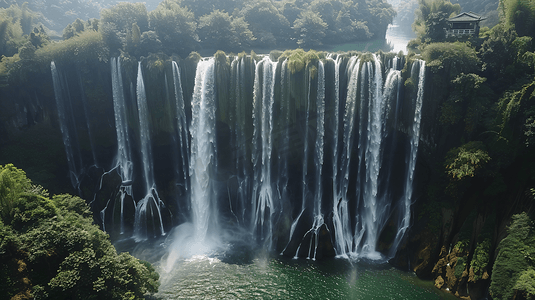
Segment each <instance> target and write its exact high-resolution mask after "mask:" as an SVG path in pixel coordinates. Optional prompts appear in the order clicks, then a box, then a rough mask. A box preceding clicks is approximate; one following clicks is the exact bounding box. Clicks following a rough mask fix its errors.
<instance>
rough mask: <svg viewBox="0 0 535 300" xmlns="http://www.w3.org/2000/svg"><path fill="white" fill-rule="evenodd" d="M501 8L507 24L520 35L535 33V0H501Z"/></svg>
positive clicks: (532, 34)
mask: <svg viewBox="0 0 535 300" xmlns="http://www.w3.org/2000/svg"><path fill="white" fill-rule="evenodd" d="M500 8H501V10H502V14H503V17H504V21H505V24H506V25H507V26H508V27H510V28H514V29H515V30H516V32H517V33H518V34H519V35H520V36H524V35H530V36H534V35H535V1H534V0H501V1H500Z"/></svg>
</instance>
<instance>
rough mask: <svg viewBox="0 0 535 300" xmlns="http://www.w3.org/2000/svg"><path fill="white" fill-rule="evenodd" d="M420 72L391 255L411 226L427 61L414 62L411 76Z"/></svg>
mask: <svg viewBox="0 0 535 300" xmlns="http://www.w3.org/2000/svg"><path fill="white" fill-rule="evenodd" d="M416 72H418V92H417V95H416V101H415V105H414V119H413V123H412V128H411V132H410V142H409V143H410V151H409V153H408V155H407V156H408V157H407V159H406V161H407V162H408V163H407V175H406V176H405V186H404V193H403V201H402V203H401V205H400V209H399V211H400V213H399V215H400V224H399V225H398V228H399V229H398V232H397V234H396V238H395V240H394V242H393V246H392V248H391V250H390V255H391V256H394V255H395V251H396V250H397V247H398V245H399V243H400V242H401V239H402V238H403V236H404V235H405V232H406V231H407V229H408V228H409V226H410V220H411V211H410V208H411V204H412V192H413V183H414V170H415V169H416V158H417V156H418V144H419V142H420V124H421V120H422V105H423V98H424V90H425V89H424V87H425V61H423V60H419V61H416V62H414V63H413V65H412V70H411V76H416Z"/></svg>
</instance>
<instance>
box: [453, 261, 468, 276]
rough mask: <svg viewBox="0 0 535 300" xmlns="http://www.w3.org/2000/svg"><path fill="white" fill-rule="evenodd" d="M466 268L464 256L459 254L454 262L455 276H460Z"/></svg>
mask: <svg viewBox="0 0 535 300" xmlns="http://www.w3.org/2000/svg"><path fill="white" fill-rule="evenodd" d="M465 269H466V257H465V256H460V257H457V262H456V263H455V272H454V274H455V277H457V278H461V277H462V276H463V272H464V270H465Z"/></svg>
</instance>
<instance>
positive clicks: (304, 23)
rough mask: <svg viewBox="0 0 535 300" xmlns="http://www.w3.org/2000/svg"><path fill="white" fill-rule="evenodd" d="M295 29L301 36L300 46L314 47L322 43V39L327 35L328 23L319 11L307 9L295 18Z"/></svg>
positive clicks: (298, 41)
mask: <svg viewBox="0 0 535 300" xmlns="http://www.w3.org/2000/svg"><path fill="white" fill-rule="evenodd" d="M293 29H294V30H295V33H296V35H297V36H298V37H299V39H298V40H297V44H298V45H299V46H306V47H313V46H320V45H322V42H321V40H322V39H323V38H324V37H325V30H326V29H327V23H325V22H324V21H323V20H322V19H321V16H320V14H319V13H317V12H312V11H305V12H301V13H300V14H299V17H298V18H297V19H296V20H295V22H294V26H293Z"/></svg>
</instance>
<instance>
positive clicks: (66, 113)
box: [50, 61, 83, 193]
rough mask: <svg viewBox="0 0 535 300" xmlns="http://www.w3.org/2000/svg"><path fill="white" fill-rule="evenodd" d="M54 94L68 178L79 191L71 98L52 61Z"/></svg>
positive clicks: (79, 165)
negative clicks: (67, 167)
mask: <svg viewBox="0 0 535 300" xmlns="http://www.w3.org/2000/svg"><path fill="white" fill-rule="evenodd" d="M50 70H51V72H52V82H53V85H54V95H55V98H56V107H57V111H58V118H59V126H60V129H61V135H62V137H63V146H64V147H65V154H66V155H67V164H68V166H69V179H70V180H71V184H72V186H73V187H74V188H76V190H77V191H78V192H79V193H81V191H80V176H81V174H82V166H83V162H82V157H81V154H80V152H79V148H78V137H77V133H76V126H75V121H74V116H73V108H72V102H73V101H72V98H71V96H70V91H69V87H68V84H67V79H66V78H65V77H63V76H62V74H61V73H60V72H59V71H58V69H57V68H56V64H55V63H54V61H52V62H51V63H50Z"/></svg>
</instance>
